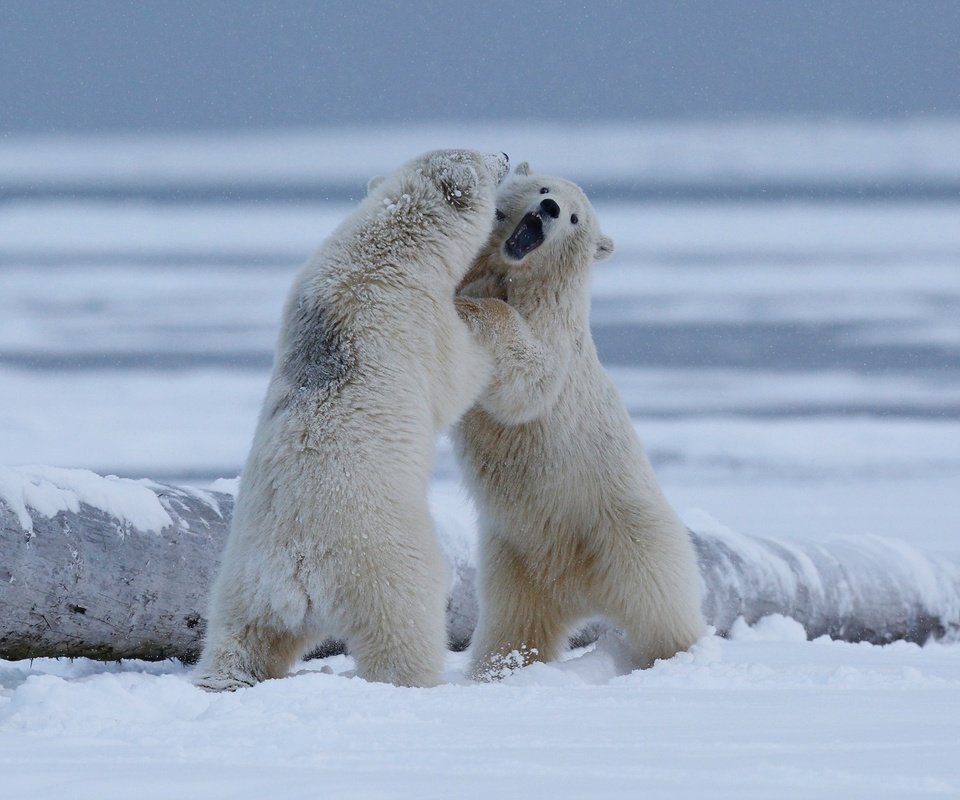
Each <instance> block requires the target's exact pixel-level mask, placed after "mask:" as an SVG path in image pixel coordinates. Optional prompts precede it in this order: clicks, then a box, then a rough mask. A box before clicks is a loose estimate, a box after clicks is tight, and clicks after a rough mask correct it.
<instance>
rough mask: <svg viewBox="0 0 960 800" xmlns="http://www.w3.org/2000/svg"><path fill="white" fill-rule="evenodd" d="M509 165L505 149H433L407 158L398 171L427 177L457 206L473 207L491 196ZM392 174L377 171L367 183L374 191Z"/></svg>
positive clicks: (368, 190)
mask: <svg viewBox="0 0 960 800" xmlns="http://www.w3.org/2000/svg"><path fill="white" fill-rule="evenodd" d="M509 169H510V159H509V157H508V156H507V154H506V153H480V152H478V151H476V150H431V151H430V152H427V153H424V154H423V155H421V156H418V157H417V158H415V159H413V160H411V161H409V162H407V163H406V164H405V165H404V166H403V167H402V168H401V169H400V170H399V171H398V172H397V173H396V175H397V176H399V177H401V178H402V177H408V176H410V175H411V174H415V175H417V176H422V177H424V178H426V179H427V180H428V181H429V182H430V184H432V186H433V187H434V188H435V189H437V190H438V191H439V192H440V195H441V196H442V197H443V199H444V201H445V202H446V203H448V204H449V205H450V206H452V207H453V208H455V209H459V210H470V209H473V208H475V206H476V204H477V201H479V200H481V199H482V198H483V197H484V196H485V195H486V196H489V195H490V194H491V192H493V191H495V190H496V187H497V185H498V184H499V183H500V182H501V181H502V180H503V179H504V177H505V176H506V174H507V172H508V171H509ZM388 182H389V178H387V177H384V176H382V175H378V176H376V177H374V178H371V179H370V181H369V182H368V183H367V194H368V195H370V194H373V193H374V192H375V191H377V190H378V189H379V188H380V187H381V186H383V185H384V184H385V183H388Z"/></svg>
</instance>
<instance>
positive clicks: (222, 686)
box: [193, 674, 257, 692]
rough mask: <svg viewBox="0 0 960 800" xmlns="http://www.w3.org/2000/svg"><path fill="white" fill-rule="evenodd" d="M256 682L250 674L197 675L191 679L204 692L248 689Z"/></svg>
mask: <svg viewBox="0 0 960 800" xmlns="http://www.w3.org/2000/svg"><path fill="white" fill-rule="evenodd" d="M256 682H257V681H256V679H255V678H254V677H253V676H252V675H229V674H216V675H199V676H197V677H196V678H194V679H193V685H194V686H196V687H197V688H198V689H203V690H204V691H205V692H235V691H236V690H237V689H249V688H250V687H251V686H253V685H254V684H255V683H256Z"/></svg>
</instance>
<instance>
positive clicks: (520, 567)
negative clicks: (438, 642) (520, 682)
mask: <svg viewBox="0 0 960 800" xmlns="http://www.w3.org/2000/svg"><path fill="white" fill-rule="evenodd" d="M482 547H483V550H484V552H483V559H482V562H481V568H480V575H479V589H480V591H479V595H480V618H479V620H478V622H477V628H476V631H475V632H474V637H473V639H474V641H473V646H472V650H473V664H472V667H471V676H472V677H473V678H474V680H479V681H490V680H496V679H498V678H500V677H502V676H503V675H504V673H505V672H508V671H509V670H511V669H514V668H516V667H523V666H526V665H528V664H531V663H534V662H537V661H551V660H554V659H556V658H557V657H558V656H559V655H560V653H561V651H562V650H563V647H564V645H565V644H566V640H567V636H566V634H567V632H568V629H569V626H570V623H571V622H572V620H573V618H574V616H575V615H574V614H573V613H572V611H570V610H567V611H565V609H564V607H563V604H562V601H561V594H560V593H559V592H557V591H556V588H557V587H554V588H553V590H551V591H549V592H548V591H546V590H545V589H544V588H543V587H541V586H539V585H538V584H537V583H536V581H535V580H534V576H533V575H532V574H531V572H530V570H529V568H528V567H527V566H526V565H525V562H524V560H523V558H522V556H520V555H519V554H517V553H515V552H513V550H512V548H511V547H510V546H509V545H508V544H506V543H505V542H503V541H501V540H500V539H498V538H497V537H495V536H494V537H485V538H484V540H483V544H482ZM568 612H569V613H568Z"/></svg>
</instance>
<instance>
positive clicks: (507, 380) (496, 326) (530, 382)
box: [454, 297, 571, 425]
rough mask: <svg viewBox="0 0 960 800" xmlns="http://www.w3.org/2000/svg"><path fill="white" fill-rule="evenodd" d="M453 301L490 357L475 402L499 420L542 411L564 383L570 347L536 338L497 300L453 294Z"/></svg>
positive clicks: (517, 420)
mask: <svg viewBox="0 0 960 800" xmlns="http://www.w3.org/2000/svg"><path fill="white" fill-rule="evenodd" d="M454 302H455V304H456V308H457V313H458V314H459V315H460V317H461V319H463V320H464V321H465V322H466V323H467V324H468V325H469V326H470V329H471V331H473V334H474V336H476V337H477V340H478V341H479V342H480V343H481V344H482V345H483V346H484V347H486V348H487V350H488V351H489V352H490V353H492V355H493V358H494V364H495V368H494V373H493V378H492V379H491V381H490V383H489V384H488V385H487V389H486V391H485V392H484V393H483V395H481V397H480V406H481V407H482V408H483V409H484V410H485V411H486V412H487V413H488V414H490V415H491V416H493V417H494V418H495V419H497V420H498V421H500V422H501V423H502V424H504V425H520V424H523V423H524V422H530V421H531V420H534V419H537V418H538V417H542V416H544V415H545V414H546V413H547V412H548V411H549V410H550V409H551V408H552V407H553V405H554V403H555V402H556V401H557V398H558V397H559V396H560V391H561V389H562V388H563V386H564V382H565V380H566V375H567V370H568V367H569V361H570V352H571V350H570V348H568V347H565V346H564V347H560V346H555V345H548V344H546V343H545V342H543V341H542V340H540V339H539V338H538V337H537V336H536V335H535V334H534V332H533V330H532V329H531V328H530V326H529V325H528V324H527V322H526V320H524V319H523V317H521V316H520V314H519V313H517V311H516V309H514V308H512V307H511V306H509V305H507V304H506V303H504V302H503V301H502V300H497V299H495V298H481V299H475V298H469V297H457V298H456V299H455V301H454Z"/></svg>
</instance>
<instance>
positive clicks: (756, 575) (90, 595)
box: [0, 470, 960, 662]
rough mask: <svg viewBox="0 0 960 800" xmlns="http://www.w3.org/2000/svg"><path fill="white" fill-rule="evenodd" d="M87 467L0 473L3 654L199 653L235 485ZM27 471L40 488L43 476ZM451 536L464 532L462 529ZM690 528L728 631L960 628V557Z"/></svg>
mask: <svg viewBox="0 0 960 800" xmlns="http://www.w3.org/2000/svg"><path fill="white" fill-rule="evenodd" d="M58 472H60V473H66V472H67V471H63V470H61V471H58ZM6 474H7V475H10V474H13V471H10V470H7V471H6ZM71 474H72V473H71ZM84 475H85V476H86V477H87V478H88V479H89V480H95V481H111V480H112V481H114V482H115V483H114V484H110V485H109V486H107V487H106V489H105V491H104V493H101V494H100V495H98V498H99V499H91V497H90V496H89V495H90V492H89V491H88V492H87V493H86V495H85V496H83V497H80V498H79V499H78V498H77V495H76V493H74V495H71V497H72V498H73V501H72V502H70V503H63V502H61V503H60V505H68V506H70V507H67V508H61V509H60V510H57V511H56V512H55V513H53V512H52V511H51V510H50V509H49V508H48V509H46V511H45V512H44V513H41V512H38V511H37V510H36V509H35V508H33V507H31V506H30V502H31V500H30V497H29V495H30V493H29V492H21V493H20V494H17V493H16V492H14V493H13V497H14V499H13V500H11V499H10V491H7V492H6V493H4V492H3V489H4V488H7V489H8V490H9V481H8V483H7V484H4V483H3V482H2V481H0V658H5V659H22V658H38V657H43V656H77V657H79V656H82V657H88V658H95V659H103V660H113V659H120V658H141V659H151V660H154V659H163V658H171V657H175V658H179V659H182V660H184V661H188V662H189V661H193V660H195V659H196V658H197V656H198V655H199V652H200V647H201V641H202V636H203V631H204V627H205V624H206V620H205V614H206V601H207V593H208V590H209V587H210V585H211V583H212V581H213V578H214V577H215V575H216V570H217V567H218V564H219V560H220V553H221V550H222V548H223V544H224V541H225V539H226V535H227V530H228V526H229V520H230V514H231V511H232V509H233V498H232V496H231V495H230V494H225V493H220V492H201V491H198V490H194V489H189V488H185V487H174V486H167V485H162V484H157V483H153V482H149V481H144V482H132V481H126V482H122V481H119V480H118V479H107V478H99V476H93V475H92V473H84ZM25 480H26V481H27V482H28V483H29V482H30V481H31V480H32V481H33V483H32V484H30V485H31V486H33V487H34V489H37V486H38V482H39V483H42V479H41V478H37V477H36V476H33V477H32V478H29V477H28V478H27V479H25ZM121 483H122V484H124V485H126V484H130V485H135V487H136V488H137V491H139V492H141V496H140V498H139V499H134V501H133V502H134V503H144V502H146V503H147V504H148V505H149V503H151V502H152V503H154V504H156V507H155V508H151V509H147V510H148V511H150V512H151V513H150V514H147V515H146V517H147V521H146V522H144V520H143V518H142V517H143V515H139V516H138V515H137V514H131V513H126V512H123V510H122V509H121V511H120V512H119V513H118V511H117V509H116V507H115V505H116V504H114V503H113V502H111V501H110V493H109V489H110V486H113V485H119V484H121ZM98 485H99V484H98ZM41 488H42V487H41ZM47 488H48V489H49V490H50V491H53V492H55V491H58V490H62V489H61V488H60V487H53V488H52V489H50V487H47ZM128 488H129V487H128ZM144 491H146V492H148V493H147V494H143V492H144ZM81 494H82V493H81ZM94 494H96V493H94ZM151 495H152V499H151ZM24 498H26V499H24ZM38 505H41V506H42V505H44V503H43V502H39V503H38ZM128 505H129V503H128ZM54 506H56V503H54ZM158 519H159V520H160V521H159V522H157V521H156V520H158ZM447 528H449V523H448V524H447ZM440 534H441V538H442V539H444V540H447V541H449V540H450V539H453V538H456V537H460V540H461V544H462V540H463V536H464V534H463V532H462V531H451V530H449V529H446V530H445V529H444V528H443V527H441V529H440ZM693 538H694V543H695V546H696V549H697V554H698V557H699V560H700V568H701V575H702V579H703V587H704V603H703V607H704V613H705V615H706V618H707V621H708V622H709V623H710V624H711V625H713V626H714V627H715V628H716V629H717V631H718V632H719V633H720V634H726V633H727V632H728V631H729V630H730V627H731V626H732V624H733V623H734V621H735V620H736V619H737V618H738V617H743V618H745V620H746V621H747V622H748V623H753V622H755V621H757V620H758V619H760V618H761V617H763V616H766V615H768V614H775V613H778V614H783V615H786V616H789V617H793V618H794V619H796V620H798V621H799V622H800V623H802V624H803V626H804V628H805V629H806V630H807V633H808V635H809V636H810V637H815V636H820V635H824V634H826V635H828V636H831V637H833V638H837V639H843V640H847V641H867V642H873V643H885V642H890V641H894V640H898V639H906V640H910V641H914V642H919V643H923V642H925V641H927V640H928V639H929V638H931V637H941V636H944V635H945V634H956V633H957V632H958V631H960V563H958V562H960V559H957V558H951V559H947V558H940V559H937V558H931V557H928V556H925V555H923V554H921V553H919V552H918V551H916V550H915V549H912V548H910V547H909V546H907V545H906V544H904V543H902V542H898V541H894V540H886V539H880V538H877V537H856V538H849V539H840V540H835V541H831V542H827V543H816V542H799V543H798V542H790V543H786V542H777V541H773V540H766V539H760V538H755V537H748V536H741V535H738V534H735V533H732V532H730V531H726V530H724V529H722V528H719V526H716V525H712V524H705V525H704V526H703V529H701V530H698V531H695V532H694V533H693ZM446 549H447V552H448V554H449V553H452V552H453V553H456V552H459V553H460V555H451V556H450V560H451V562H452V563H451V572H452V575H453V583H452V587H451V592H450V598H449V603H448V610H447V624H448V633H449V637H450V642H451V646H452V647H454V648H456V649H460V648H463V647H465V646H466V645H467V644H468V642H469V638H470V634H471V632H472V630H473V626H474V624H475V622H476V616H477V602H476V597H475V593H474V578H475V567H474V563H473V560H472V556H471V555H470V548H469V547H466V548H465V547H462V546H461V547H460V548H459V550H458V549H457V548H456V547H453V548H451V547H447V548H446ZM582 640H583V637H581V641H582ZM335 648H336V645H335V643H327V645H326V646H325V648H324V650H325V651H326V652H330V651H332V650H334V649H335Z"/></svg>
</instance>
